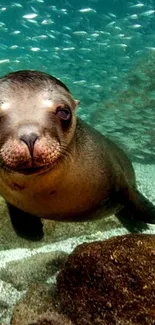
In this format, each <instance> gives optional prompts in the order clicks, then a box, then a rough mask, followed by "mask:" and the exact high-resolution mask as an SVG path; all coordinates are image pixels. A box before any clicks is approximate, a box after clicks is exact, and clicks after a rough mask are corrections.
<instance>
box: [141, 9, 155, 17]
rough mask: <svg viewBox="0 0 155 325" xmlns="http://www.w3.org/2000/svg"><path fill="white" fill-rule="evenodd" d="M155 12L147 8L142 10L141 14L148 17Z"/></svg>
mask: <svg viewBox="0 0 155 325" xmlns="http://www.w3.org/2000/svg"><path fill="white" fill-rule="evenodd" d="M154 13H155V10H147V11H144V12H142V13H141V14H140V15H141V16H146V17H147V16H150V15H152V14H154Z"/></svg>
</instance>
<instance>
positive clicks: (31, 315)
mask: <svg viewBox="0 0 155 325" xmlns="http://www.w3.org/2000/svg"><path fill="white" fill-rule="evenodd" d="M11 325H73V323H72V322H71V321H70V320H69V319H68V318H67V317H66V316H63V315H60V314H58V313H57V312H56V311H55V309H54V306H53V299H52V293H51V292H50V291H49V289H48V287H46V286H44V285H41V284H33V285H32V286H31V287H30V289H29V290H28V292H27V294H26V295H25V296H24V297H23V298H22V299H21V300H20V301H19V302H18V303H17V304H16V306H15V308H14V312H13V317H12V320H11Z"/></svg>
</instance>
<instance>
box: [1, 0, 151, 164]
mask: <svg viewBox="0 0 155 325" xmlns="http://www.w3.org/2000/svg"><path fill="white" fill-rule="evenodd" d="M5 2H6V5H4V3H5ZM111 2H112V4H113V6H112V5H111V7H108V4H106V2H105V1H102V0H89V1H87V6H84V5H83V1H81V0H80V1H78V2H77V1H76V0H65V1H63V2H62V1H56V0H55V1H50V0H28V1H22V0H20V1H19V2H8V1H7V0H5V1H3V4H0V46H1V51H0V67H1V75H3V74H5V73H7V72H9V71H14V70H20V69H38V70H42V71H45V72H48V73H50V74H52V75H54V76H56V77H58V78H60V79H61V80H62V81H64V82H65V83H66V84H67V86H68V87H69V88H70V90H71V92H72V93H73V94H74V96H75V97H77V98H78V99H80V101H81V105H80V108H79V114H80V115H81V116H82V118H84V119H85V120H87V121H88V122H90V123H92V124H93V125H94V126H95V127H96V128H98V129H99V130H100V131H101V132H104V133H110V134H111V135H112V136H114V137H116V138H117V137H118V141H119V140H120V142H121V141H122V135H123V139H124V142H125V145H126V146H128V148H129V149H130V150H131V152H132V153H133V157H134V158H135V157H136V159H140V160H141V161H144V160H145V158H146V157H147V159H152V157H154V154H153V153H152V150H153V149H155V148H154V144H152V138H153V136H154V135H155V134H154V133H153V134H152V133H151V132H150V133H151V140H150V135H149V136H148V133H147V132H148V130H149V131H150V119H153V113H152V110H154V104H153V103H155V89H151V85H152V84H153V80H152V78H151V77H150V76H148V71H150V66H151V69H154V66H155V64H154V63H155V36H154V35H155V1H154V0H147V1H144V0H143V2H141V1H138V0H133V1H130V2H128V1H125V2H124V7H122V1H119V0H117V1H111ZM115 3H116V4H117V5H114V4H115ZM154 71H155V70H154ZM154 76H155V73H154ZM136 78H137V79H136ZM131 80H132V83H131ZM133 80H134V81H133ZM136 80H138V81H137V84H136ZM139 80H141V83H140V82H139ZM146 85H147V86H148V88H149V87H150V89H151V90H148V89H146ZM154 85H155V83H154ZM146 94H147V98H148V99H147V101H146V98H145V97H146ZM150 103H151V104H150ZM146 108H147V109H146ZM150 110H151V113H148V112H150ZM142 121H143V124H145V123H146V121H148V124H147V127H146V128H144V130H143V131H142V129H143V125H142ZM118 123H120V125H119V127H118ZM154 129H155V128H154ZM142 132H143V139H141V140H139V137H141V138H142V136H141V135H142ZM145 138H146V139H145ZM148 138H149V141H150V142H149V144H148ZM137 139H138V140H137ZM144 147H146V148H144ZM152 148H153V149H152ZM144 149H145V150H144Z"/></svg>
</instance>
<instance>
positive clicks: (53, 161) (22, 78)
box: [0, 71, 155, 237]
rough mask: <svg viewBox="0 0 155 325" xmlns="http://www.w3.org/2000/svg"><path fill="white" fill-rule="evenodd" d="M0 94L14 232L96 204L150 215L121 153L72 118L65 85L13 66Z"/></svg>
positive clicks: (1, 188) (2, 161) (5, 189)
mask: <svg viewBox="0 0 155 325" xmlns="http://www.w3.org/2000/svg"><path fill="white" fill-rule="evenodd" d="M0 100H1V106H0V194H1V195H2V196H3V197H4V198H5V200H6V201H7V203H8V207H9V210H10V215H11V219H12V223H13V225H14V227H15V229H16V231H17V232H19V233H23V234H24V232H25V235H27V234H28V233H29V232H31V235H32V236H31V237H33V231H36V234H37V230H36V229H41V223H40V221H39V218H35V217H41V218H47V219H52V220H61V221H67V220H71V221H78V220H85V219H88V218H96V217H97V216H98V215H99V214H98V211H100V210H101V211H102V216H105V215H108V214H110V213H117V212H119V211H120V210H121V209H124V208H126V209H128V211H129V210H130V213H131V214H132V215H133V216H135V217H136V215H137V218H139V219H142V220H145V221H148V222H152V220H153V221H154V220H155V218H154V216H155V212H154V207H153V205H151V203H149V201H148V200H147V199H145V198H144V197H143V195H142V194H141V193H139V192H138V191H137V189H136V181H135V174H134V170H133V167H132V164H131V163H130V161H129V159H128V158H127V156H126V155H125V153H124V152H123V151H122V150H121V149H120V148H119V147H118V146H117V145H115V144H114V143H113V142H111V141H110V140H109V139H107V138H106V137H105V136H103V135H101V134H100V133H99V132H98V131H96V130H94V129H93V128H91V127H90V126H89V125H87V124H86V123H84V122H83V121H82V120H81V119H80V118H77V117H76V114H75V111H76V106H77V104H78V102H77V101H76V100H74V99H73V98H72V96H71V94H70V92H69V90H68V88H67V87H66V86H65V85H64V84H63V83H61V82H60V81H59V80H57V79H55V78H54V77H52V76H50V75H47V74H45V73H41V72H36V71H18V72H15V73H11V74H9V75H7V76H6V77H4V78H1V79H0ZM26 226H27V227H26ZM26 232H27V234H26Z"/></svg>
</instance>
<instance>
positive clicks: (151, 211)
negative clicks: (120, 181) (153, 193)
mask: <svg viewBox="0 0 155 325" xmlns="http://www.w3.org/2000/svg"><path fill="white" fill-rule="evenodd" d="M118 200H119V202H120V203H121V204H122V205H123V207H124V208H123V210H124V212H125V211H126V212H127V214H128V216H130V218H131V219H132V220H135V221H136V220H137V221H143V222H145V223H151V224H155V206H154V205H153V203H151V202H150V201H149V200H148V199H147V198H146V197H145V196H144V195H143V194H142V193H141V192H139V191H138V190H137V189H135V188H130V187H129V188H126V189H122V191H121V192H120V193H119V198H118ZM123 210H122V212H123ZM120 215H121V211H120ZM118 216H119V214H118Z"/></svg>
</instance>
